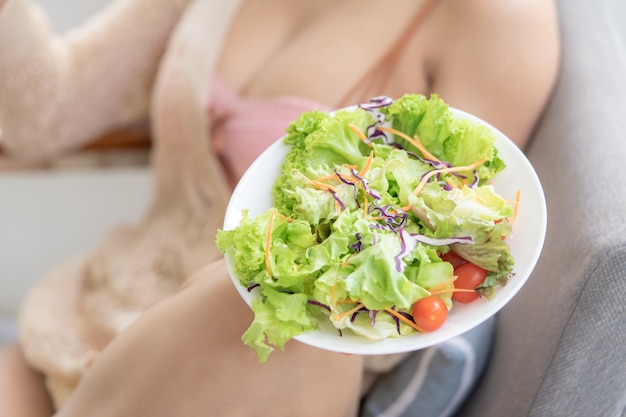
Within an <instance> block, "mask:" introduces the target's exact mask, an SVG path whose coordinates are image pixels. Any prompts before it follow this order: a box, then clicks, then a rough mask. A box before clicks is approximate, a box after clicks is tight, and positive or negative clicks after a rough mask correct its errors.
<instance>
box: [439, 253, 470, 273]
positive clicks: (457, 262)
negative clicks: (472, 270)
mask: <svg viewBox="0 0 626 417" xmlns="http://www.w3.org/2000/svg"><path fill="white" fill-rule="evenodd" d="M441 260H442V261H445V262H450V263H451V264H452V268H454V269H457V268H458V267H459V266H461V265H465V264H466V263H467V261H466V260H465V259H463V258H461V257H460V256H459V255H458V254H457V253H456V252H454V251H448V252H447V253H445V254H443V255H441Z"/></svg>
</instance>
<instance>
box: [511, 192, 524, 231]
mask: <svg viewBox="0 0 626 417" xmlns="http://www.w3.org/2000/svg"><path fill="white" fill-rule="evenodd" d="M521 193H522V191H521V190H517V192H516V193H515V207H513V219H512V220H511V223H515V219H516V218H517V211H518V210H519V202H520V196H521Z"/></svg>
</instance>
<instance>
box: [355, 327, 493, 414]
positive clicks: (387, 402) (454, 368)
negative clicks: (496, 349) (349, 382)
mask: <svg viewBox="0 0 626 417" xmlns="http://www.w3.org/2000/svg"><path fill="white" fill-rule="evenodd" d="M494 325H495V318H492V319H490V320H488V321H486V322H485V323H483V324H481V325H480V326H478V327H476V328H474V329H472V330H470V331H469V332H467V333H465V334H463V335H460V336H458V337H455V338H453V339H450V340H448V341H446V342H444V343H442V344H440V345H437V346H433V347H430V348H428V349H424V350H421V351H418V352H415V353H414V354H412V355H410V356H409V357H407V358H406V359H404V360H403V361H402V362H400V363H399V364H398V366H397V367H396V368H394V369H393V370H392V371H390V372H388V373H387V374H384V375H382V376H381V377H379V378H378V379H377V381H376V382H375V383H374V385H373V386H372V388H371V389H370V391H369V392H368V394H367V396H366V397H365V399H364V401H363V405H362V407H361V414H360V416H361V417H411V416H420V417H446V416H451V415H452V414H453V413H454V412H455V411H456V410H457V409H458V408H459V407H460V405H461V404H462V403H463V401H464V400H465V399H466V398H467V396H468V394H469V393H470V392H471V391H472V388H473V387H474V385H475V383H476V381H477V380H478V379H479V377H480V375H481V374H482V371H483V370H484V368H485V365H486V363H487V359H488V356H489V352H490V348H491V342H492V335H493V330H494Z"/></svg>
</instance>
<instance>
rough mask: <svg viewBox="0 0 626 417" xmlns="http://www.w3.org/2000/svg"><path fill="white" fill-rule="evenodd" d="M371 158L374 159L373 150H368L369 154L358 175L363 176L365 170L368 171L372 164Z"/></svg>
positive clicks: (365, 172)
mask: <svg viewBox="0 0 626 417" xmlns="http://www.w3.org/2000/svg"><path fill="white" fill-rule="evenodd" d="M373 160H374V151H370V154H369V156H368V157H367V162H366V163H365V166H364V167H363V169H362V170H361V172H359V176H360V177H363V176H364V175H365V174H367V171H369V170H370V168H371V166H372V161H373Z"/></svg>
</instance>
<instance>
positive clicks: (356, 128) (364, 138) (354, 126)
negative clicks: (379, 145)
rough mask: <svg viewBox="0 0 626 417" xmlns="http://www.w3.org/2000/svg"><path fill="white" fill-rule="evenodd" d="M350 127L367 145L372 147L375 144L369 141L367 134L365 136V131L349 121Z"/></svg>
mask: <svg viewBox="0 0 626 417" xmlns="http://www.w3.org/2000/svg"><path fill="white" fill-rule="evenodd" d="M348 127H349V128H350V129H352V131H353V132H354V133H356V135H357V136H358V137H359V139H361V140H362V141H363V143H365V144H366V145H367V146H369V147H370V148H372V147H373V146H374V145H372V144H371V143H368V142H367V136H365V133H363V131H362V130H361V129H359V128H358V127H357V126H356V125H354V124H352V123H349V124H348Z"/></svg>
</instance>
